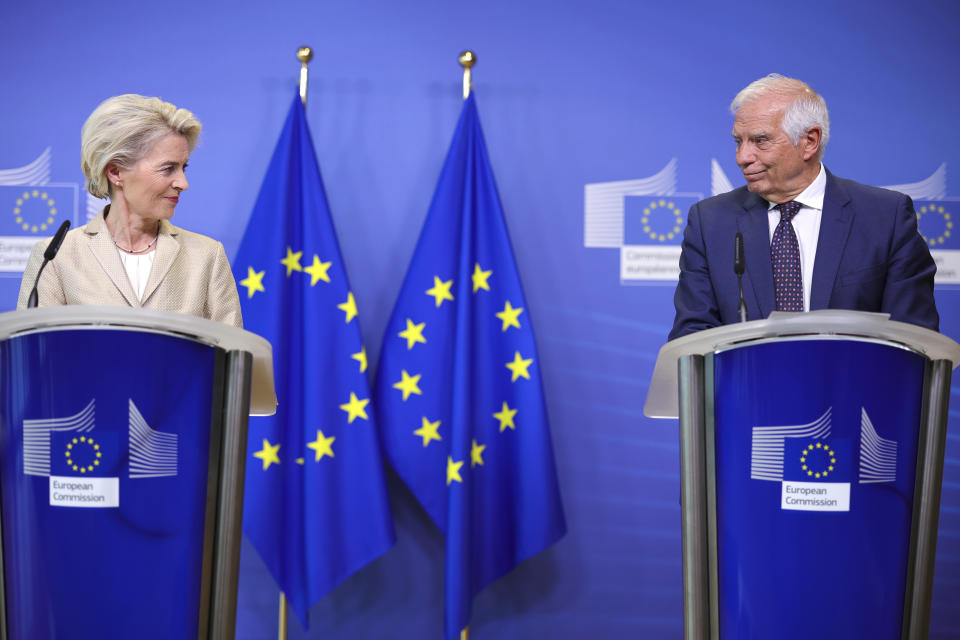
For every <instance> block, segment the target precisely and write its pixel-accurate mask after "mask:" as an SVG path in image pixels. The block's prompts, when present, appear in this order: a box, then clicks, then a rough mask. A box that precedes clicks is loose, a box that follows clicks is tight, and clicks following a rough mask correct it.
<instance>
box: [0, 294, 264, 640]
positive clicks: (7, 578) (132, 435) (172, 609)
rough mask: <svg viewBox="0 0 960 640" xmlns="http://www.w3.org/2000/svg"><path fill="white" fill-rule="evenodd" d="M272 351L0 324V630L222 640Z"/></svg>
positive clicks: (95, 323) (139, 321)
mask: <svg viewBox="0 0 960 640" xmlns="http://www.w3.org/2000/svg"><path fill="white" fill-rule="evenodd" d="M275 408H276V395H275V393H274V388H273V363H272V353H271V348H270V344H269V343H268V342H267V341H265V340H264V339H262V338H260V337H258V336H255V335H253V334H251V333H249V332H246V331H243V330H242V329H237V328H235V327H231V326H227V325H223V324H220V323H216V322H212V321H209V320H204V319H202V318H195V317H192V316H185V315H178V314H170V313H162V312H156V311H147V310H141V309H128V308H122V307H82V306H64V307H50V308H41V309H28V310H24V311H16V312H11V313H4V314H0V537H2V551H3V553H2V567H0V637H2V638H10V639H13V640H20V639H28V638H29V639H31V640H37V639H46V638H50V639H53V638H57V639H62V638H138V639H146V638H164V639H170V638H218V639H219V638H232V637H233V635H234V625H235V616H236V588H237V573H238V563H239V553H240V539H241V524H242V521H241V516H242V508H243V502H242V501H243V486H244V464H245V456H246V432H247V417H248V415H249V414H250V413H251V412H253V413H254V414H270V413H273V412H274V410H275Z"/></svg>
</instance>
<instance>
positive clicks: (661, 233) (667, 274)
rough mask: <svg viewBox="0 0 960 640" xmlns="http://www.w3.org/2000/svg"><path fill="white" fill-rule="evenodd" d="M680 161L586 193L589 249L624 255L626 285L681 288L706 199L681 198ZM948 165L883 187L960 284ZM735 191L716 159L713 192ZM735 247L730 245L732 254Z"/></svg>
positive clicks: (944, 273)
mask: <svg viewBox="0 0 960 640" xmlns="http://www.w3.org/2000/svg"><path fill="white" fill-rule="evenodd" d="M678 164H679V163H678V161H677V159H676V158H673V159H672V160H670V162H668V163H667V165H666V166H665V167H664V168H663V169H662V170H660V172H658V173H656V174H654V175H652V176H650V177H647V178H638V179H636V180H619V181H616V182H595V183H591V184H587V185H585V186H584V193H583V201H584V225H583V228H584V235H583V244H584V246H585V247H588V248H610V249H617V250H619V251H620V282H621V283H622V284H644V283H653V282H658V281H660V282H676V280H677V278H678V277H679V274H680V266H679V261H680V245H681V242H682V240H683V229H684V228H685V227H686V217H687V211H689V209H690V207H691V206H692V205H693V204H695V203H696V202H699V201H700V200H702V199H703V194H701V193H681V192H678V191H677V168H678ZM946 185H947V165H946V164H945V163H944V164H941V165H940V167H939V168H937V170H936V171H934V172H933V174H932V175H930V177H928V178H926V179H924V180H921V181H919V182H913V183H906V184H896V185H889V186H887V187H885V188H887V189H892V190H894V191H899V192H901V193H905V194H906V195H908V196H910V197H911V198H913V201H914V208H915V210H916V212H917V224H918V227H919V229H920V234H921V235H922V236H923V238H924V241H925V242H926V243H927V244H928V246H929V247H930V252H931V254H932V255H933V259H934V260H935V261H936V263H937V279H936V281H937V283H938V284H960V235H958V233H957V230H955V229H954V224H955V223H956V222H957V220H958V218H957V216H958V215H960V200H956V199H949V198H947V197H946ZM732 190H733V184H732V183H731V182H730V180H729V178H727V175H726V174H725V173H724V171H723V168H722V167H721V166H720V163H719V162H718V161H717V160H716V159H712V160H711V161H710V192H711V195H719V194H721V193H726V192H727V191H732ZM732 246H733V242H732V240H731V251H732Z"/></svg>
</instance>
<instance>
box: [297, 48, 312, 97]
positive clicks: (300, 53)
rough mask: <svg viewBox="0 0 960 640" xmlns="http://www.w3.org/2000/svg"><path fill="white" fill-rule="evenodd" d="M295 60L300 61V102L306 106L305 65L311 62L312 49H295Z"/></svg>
mask: <svg viewBox="0 0 960 640" xmlns="http://www.w3.org/2000/svg"><path fill="white" fill-rule="evenodd" d="M297 60H299V61H300V101H301V102H303V106H307V63H308V62H310V61H311V60H313V49H311V48H310V47H300V48H299V49H297Z"/></svg>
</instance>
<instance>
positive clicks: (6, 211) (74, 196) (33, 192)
mask: <svg viewBox="0 0 960 640" xmlns="http://www.w3.org/2000/svg"><path fill="white" fill-rule="evenodd" d="M52 160H53V150H52V149H51V148H50V147H47V148H46V149H45V150H44V151H43V153H41V154H40V155H39V156H38V157H37V159H36V160H34V161H33V162H31V163H29V164H27V165H24V166H22V167H15V168H13V169H3V170H0V276H10V277H17V278H19V277H20V274H21V273H22V272H23V269H24V267H25V266H26V264H27V259H28V258H29V257H30V251H31V249H32V248H33V245H35V244H36V243H37V242H38V241H40V240H42V239H43V238H47V237H50V236H52V235H53V234H54V232H55V231H56V230H57V227H58V226H59V225H60V224H61V223H62V222H63V221H64V220H70V221H71V222H74V223H75V222H76V218H77V202H78V199H79V198H78V194H79V185H77V184H75V183H55V182H51V181H50V166H51V163H52Z"/></svg>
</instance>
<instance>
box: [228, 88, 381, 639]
mask: <svg viewBox="0 0 960 640" xmlns="http://www.w3.org/2000/svg"><path fill="white" fill-rule="evenodd" d="M234 275H235V276H236V279H237V281H238V282H239V283H240V285H241V291H240V299H241V305H242V307H243V320H244V326H245V328H247V329H249V330H250V331H253V332H255V333H258V334H260V335H262V336H263V337H264V338H266V339H267V340H269V341H270V343H271V344H272V345H273V355H274V375H275V379H276V386H277V400H278V407H277V413H276V415H274V416H270V417H264V418H251V420H250V432H249V437H248V445H247V448H248V458H247V474H246V498H245V503H244V513H243V520H244V523H243V528H244V531H246V533H247V535H248V536H249V537H250V540H251V541H252V542H253V544H254V545H255V546H256V548H257V550H258V551H259V553H260V556H261V557H262V558H263V560H264V562H265V563H266V565H267V567H269V569H270V572H271V573H272V574H273V577H274V579H275V580H276V581H277V584H278V585H279V586H280V589H281V591H283V593H284V594H285V595H286V597H287V599H288V601H289V602H290V604H291V606H292V607H293V609H294V611H295V612H296V614H297V616H298V617H299V618H300V621H301V623H302V624H303V626H304V628H306V626H307V611H308V609H309V608H310V606H311V605H312V604H313V603H314V602H316V601H317V600H318V599H319V598H321V597H322V596H324V595H325V594H326V593H327V592H329V591H330V590H331V589H333V588H334V587H336V586H337V585H338V584H339V583H340V582H342V581H343V580H344V579H345V578H347V577H348V576H349V575H350V574H352V573H353V572H354V571H356V570H357V569H359V568H360V567H362V566H364V565H365V564H367V563H368V562H370V561H371V560H373V559H374V558H376V557H377V556H379V555H380V554H382V553H383V552H384V551H386V550H387V549H389V548H390V546H391V545H392V544H393V541H394V532H393V521H392V518H391V514H390V506H389V502H388V498H387V492H386V485H385V482H384V474H383V466H382V461H381V457H380V449H379V441H378V438H377V433H376V430H375V427H374V422H373V417H374V416H373V412H372V411H371V408H370V404H369V403H370V388H369V384H368V382H367V377H366V369H367V355H366V350H365V349H364V347H363V345H362V343H361V338H360V329H359V327H358V326H357V305H356V301H355V300H354V296H353V293H352V292H351V290H350V285H349V283H348V282H347V274H346V273H345V272H344V268H343V260H342V259H341V256H340V247H339V244H338V243H337V237H336V233H335V231H334V228H333V221H332V219H331V218H330V212H329V209H328V208H327V198H326V194H325V192H324V189H323V182H322V180H321V178H320V169H319V167H318V165H317V159H316V155H315V154H314V149H313V143H312V141H311V139H310V130H309V129H308V127H307V122H306V117H305V114H304V108H303V105H302V103H301V102H300V98H299V97H298V96H295V97H294V100H293V104H292V105H291V107H290V113H289V114H288V115H287V120H286V123H285V124H284V126H283V132H282V133H281V134H280V140H279V141H278V142H277V147H276V149H275V150H274V152H273V158H272V159H271V160H270V166H269V167H267V174H266V176H265V177H264V179H263V185H262V186H261V187H260V195H259V197H258V198H257V203H256V205H255V206H254V209H253V214H252V215H251V216H250V222H249V223H248V225H247V230H246V232H245V233H244V236H243V241H242V242H241V244H240V250H239V252H238V253H237V257H236V260H235V261H234Z"/></svg>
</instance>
